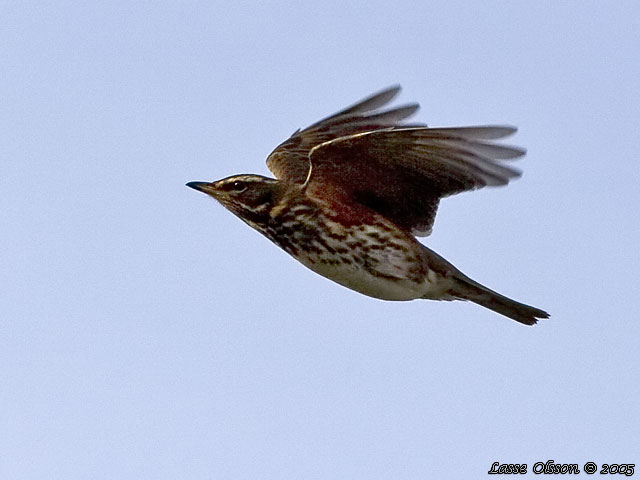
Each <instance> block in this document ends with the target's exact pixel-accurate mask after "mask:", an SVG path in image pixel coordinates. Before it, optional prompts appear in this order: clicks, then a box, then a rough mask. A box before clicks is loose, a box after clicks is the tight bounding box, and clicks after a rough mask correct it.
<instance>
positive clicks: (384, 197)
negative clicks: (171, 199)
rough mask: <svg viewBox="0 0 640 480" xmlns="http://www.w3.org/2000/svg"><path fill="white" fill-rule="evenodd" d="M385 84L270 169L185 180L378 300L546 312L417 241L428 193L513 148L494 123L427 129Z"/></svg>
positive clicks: (467, 180)
mask: <svg viewBox="0 0 640 480" xmlns="http://www.w3.org/2000/svg"><path fill="white" fill-rule="evenodd" d="M399 91H400V86H399V85H395V86H392V87H389V88H387V89H384V90H382V91H379V92H378V93H375V94H373V95H370V96H369V97H367V98H365V99H363V100H361V101H359V102H357V103H355V104H353V105H351V106H349V107H347V108H344V109H343V110H340V111H339V112H337V113H335V114H333V115H331V116H328V117H326V118H324V119H322V120H320V121H318V122H316V123H314V124H312V125H310V126H309V127H307V128H305V129H302V130H301V129H298V130H296V131H295V132H294V133H293V134H292V135H291V136H290V137H289V138H288V139H287V140H285V141H284V142H282V143H281V144H280V145H278V146H277V147H276V148H275V149H274V150H273V151H272V152H271V153H270V154H269V156H268V157H267V161H266V162H267V167H268V168H269V170H270V171H271V172H272V173H273V174H274V176H275V178H269V177H265V176H262V175H254V174H240V175H232V176H229V177H226V178H223V179H221V180H217V181H213V182H203V181H196V182H189V183H187V184H186V185H187V186H188V187H190V188H193V189H195V190H198V191H200V192H203V193H205V194H207V195H209V196H210V197H213V198H214V199H215V200H217V201H218V202H219V203H220V204H221V205H222V206H223V207H225V208H226V209H227V210H229V211H231V212H232V213H233V214H235V215H236V216H237V217H239V218H240V219H241V220H243V221H244V222H245V223H247V224H248V225H249V226H250V227H252V228H254V229H255V230H257V231H258V232H260V233H261V234H263V235H264V236H266V237H267V238H268V239H269V240H271V241H272V242H273V243H275V244H276V245H278V246H279V247H280V248H282V249H283V250H284V251H285V252H287V253H288V254H290V255H291V256H293V257H294V258H295V259H296V260H298V261H299V262H300V263H302V264H303V265H305V266H306V267H308V268H309V269H311V270H312V271H314V272H316V273H318V274H320V275H322V276H324V277H326V278H328V279H330V280H333V281H334V282H336V283H338V284H340V285H342V286H344V287H347V288H349V289H352V290H355V291H356V292H359V293H361V294H364V295H367V296H369V297H374V298H378V299H382V300H392V301H407V300H415V299H429V300H447V301H449V300H462V301H470V302H474V303H476V304H478V305H480V306H482V307H485V308H488V309H490V310H493V311H495V312H497V313H499V314H502V315H504V316H506V317H508V318H510V319H513V320H515V321H517V322H519V323H520V324H523V325H534V324H535V323H537V321H538V319H544V318H548V317H549V314H548V313H547V312H545V311H544V310H541V309H539V308H535V307H533V306H530V305H525V304H523V303H520V302H517V301H515V300H512V299H510V298H508V297H506V296H504V295H501V294H499V293H497V292H495V291H493V290H491V289H489V288H487V287H485V286H483V285H481V284H480V283H478V282H476V281H474V280H472V279H471V278H469V277H468V276H466V275H465V274H463V273H462V272H461V271H460V270H459V269H458V268H456V267H455V266H453V265H452V264H451V263H450V262H448V261H447V260H445V259H444V258H442V257H441V256H440V255H438V254H437V253H435V252H434V251H432V250H430V249H429V248H427V247H426V246H425V245H424V244H422V243H421V242H419V241H418V238H417V237H425V236H428V235H429V234H430V233H431V231H432V227H433V224H434V220H435V217H436V211H437V209H438V205H439V203H440V199H442V198H444V197H447V196H450V195H454V194H457V193H460V192H465V191H469V190H476V189H479V188H482V187H485V186H500V185H506V184H507V183H509V181H510V180H512V179H514V178H517V177H518V176H520V174H521V172H520V171H519V170H516V169H515V168H513V167H512V166H510V165H507V163H508V161H509V160H513V159H516V158H518V157H522V156H523V155H524V154H525V152H526V151H525V150H524V149H522V148H518V147H514V146H508V145H504V144H500V143H496V142H495V140H498V139H502V138H504V137H506V136H508V135H511V134H513V133H515V132H516V128H515V127H512V126H503V125H487V126H471V127H444V128H432V127H428V126H427V125H426V124H423V123H407V122H406V121H405V120H406V119H407V118H408V117H410V116H412V115H413V114H414V113H416V111H417V110H418V108H419V105H418V104H417V103H410V104H405V105H401V106H396V107H388V104H389V103H390V102H391V101H392V100H393V99H394V97H395V96H396V95H397V94H398V92H399Z"/></svg>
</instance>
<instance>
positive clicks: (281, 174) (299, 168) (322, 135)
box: [267, 86, 419, 183]
mask: <svg viewBox="0 0 640 480" xmlns="http://www.w3.org/2000/svg"><path fill="white" fill-rule="evenodd" d="M399 91H400V87H399V86H394V87H390V88H388V89H386V90H383V91H381V92H379V93H376V94H374V95H371V96H370V97H367V98H365V99H364V100H361V101H360V102H358V103H356V104H354V105H352V106H350V107H347V108H345V109H343V110H341V111H339V112H338V113H335V114H333V115H331V116H329V117H327V118H324V119H322V120H320V121H319V122H316V123H314V124H313V125H311V126H309V127H307V128H305V129H304V130H298V131H296V132H295V133H294V134H293V135H292V136H291V137H290V138H288V139H287V140H285V141H284V142H283V143H281V144H280V145H278V146H277V147H276V148H275V150H274V151H273V152H271V154H270V155H269V156H268V157H267V167H268V168H269V170H271V171H272V172H273V174H274V175H275V176H276V177H277V178H279V179H280V180H283V181H286V182H290V183H303V182H304V181H305V180H306V178H307V174H308V173H309V153H310V152H311V149H312V148H314V147H316V146H317V145H320V144H321V143H324V142H327V141H329V140H333V139H336V138H340V137H344V136H348V135H353V134H356V133H360V132H368V131H373V130H378V129H382V128H389V127H394V126H397V125H398V124H399V122H401V121H402V120H404V119H405V118H407V117H409V116H411V115H412V114H414V113H415V112H416V110H418V108H419V106H418V104H415V103H414V104H410V105H403V106H400V107H395V108H392V109H390V110H383V111H379V109H380V108H381V107H383V106H384V105H386V104H388V103H389V102H390V101H391V100H392V99H393V98H394V97H395V96H396V95H397V93H398V92H399Z"/></svg>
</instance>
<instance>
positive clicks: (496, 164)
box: [307, 126, 525, 236]
mask: <svg viewBox="0 0 640 480" xmlns="http://www.w3.org/2000/svg"><path fill="white" fill-rule="evenodd" d="M515 131H516V129H515V128H514V127H507V126H485V127H463V128H426V127H408V128H404V127H392V128H387V129H383V130H376V131H369V132H362V133H358V134H355V135H349V136H345V137H340V138H336V139H333V140H329V141H327V142H325V143H322V144H320V145H318V146H316V147H314V148H313V149H312V150H311V152H310V161H311V165H312V170H311V176H310V178H309V184H308V187H307V188H309V189H310V190H311V191H312V192H313V190H314V188H315V186H316V185H321V184H323V183H331V184H332V185H333V186H334V187H337V188H340V189H341V190H342V191H343V192H344V193H345V194H347V195H349V196H350V198H353V199H354V200H355V201H358V202H360V203H362V204H363V205H366V206H368V207H369V208H372V209H374V210H376V211H377V212H379V213H380V214H382V215H384V216H386V217H387V218H389V219H391V220H392V221H394V222H395V223H396V224H397V225H398V226H400V227H402V228H405V229H407V230H410V231H411V232H412V233H413V234H414V235H417V236H425V235H428V234H429V233H430V232H431V228H432V226H433V222H434V220H435V215H436V211H437V207H438V203H439V200H440V198H442V197H446V196H449V195H453V194H456V193H459V192H462V191H466V190H474V189H477V188H481V187H484V186H495V185H505V184H507V183H508V182H509V181H510V180H511V179H512V178H516V177H518V176H519V175H520V172H519V171H518V170H516V169H514V168H513V167H511V166H508V165H505V164H504V160H510V159H514V158H517V157H520V156H522V155H524V153H525V151H524V150H523V149H520V148H517V147H512V146H507V145H499V144H496V143H492V142H489V141H487V140H489V139H497V138H501V137H504V136H507V135H510V134H512V133H514V132H515Z"/></svg>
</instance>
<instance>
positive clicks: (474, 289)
mask: <svg viewBox="0 0 640 480" xmlns="http://www.w3.org/2000/svg"><path fill="white" fill-rule="evenodd" d="M458 285H459V288H456V290H455V293H454V294H455V296H456V297H457V298H459V299H461V300H469V301H471V302H474V303H477V304H478V305H481V306H483V307H485V308H488V309H489V310H493V311H494V312H497V313H500V314H501V315H504V316H505V317H509V318H511V319H513V320H515V321H516V322H520V323H522V324H524V325H535V324H536V323H537V322H538V319H542V318H549V314H548V313H547V312H545V311H544V310H540V309H539V308H535V307H532V306H530V305H525V304H524V303H520V302H516V301H515V300H512V299H510V298H508V297H505V296H504V295H500V294H499V293H497V292H494V291H493V290H490V289H488V288H487V287H484V286H482V285H480V284H479V283H476V282H474V281H473V280H471V281H468V280H467V279H464V280H460V281H459V284H458Z"/></svg>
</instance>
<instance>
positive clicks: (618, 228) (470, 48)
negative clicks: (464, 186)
mask: <svg viewBox="0 0 640 480" xmlns="http://www.w3.org/2000/svg"><path fill="white" fill-rule="evenodd" d="M0 18H2V20H1V22H0V64H1V68H2V74H1V75H0V91H1V92H2V94H1V97H2V100H1V101H0V132H2V133H1V134H0V139H1V140H0V205H1V208H0V225H2V228H1V229H0V238H1V242H2V248H1V249H0V431H1V432H2V433H1V434H0V478H3V479H16V480H17V479H47V480H53V479H65V480H68V479H85V478H91V479H94V480H97V479H116V478H117V479H140V478H143V479H176V478H185V479H186V478H188V479H191V480H196V479H256V478H260V479H270V478H273V479H288V478H291V479H300V478H304V479H333V478H336V479H337V478H350V479H424V478H439V479H448V478H452V479H454V478H455V479H459V478H484V477H485V476H487V472H488V470H489V469H490V468H491V465H492V463H493V462H496V461H498V462H501V463H520V464H522V463H526V464H527V465H528V468H529V470H528V472H529V473H528V474H527V475H526V476H529V477H535V475H533V473H531V470H532V467H533V465H534V464H535V463H536V462H539V461H543V462H545V461H547V460H550V459H553V460H554V461H555V462H556V463H576V464H578V465H579V466H580V470H582V468H583V467H582V466H583V465H584V464H585V463H586V462H588V461H592V462H595V463H596V464H597V465H598V466H601V465H602V464H604V463H607V464H611V463H635V464H639V463H640V453H639V452H640V449H639V448H638V445H640V402H638V400H637V399H638V397H639V396H640V387H639V385H640V353H639V348H638V341H639V339H640V321H639V320H640V318H639V314H638V297H639V296H640V288H639V282H638V274H637V272H638V270H639V269H640V255H638V245H640V228H639V227H638V224H639V222H638V205H639V204H640V189H639V188H638V184H639V183H640V168H639V166H638V152H639V151H640V135H638V124H639V123H640V93H639V89H638V78H640V56H639V55H638V53H637V45H638V32H639V31H640V6H639V4H638V3H637V2H624V1H621V2H589V1H584V2H583V1H575V2H455V1H454V2H451V1H446V2H445V1H442V2H439V1H433V2H417V1H415V2H413V1H406V0H399V1H397V2H391V3H390V2H382V1H378V0H372V1H367V2H363V1H355V2H336V1H333V0H328V1H325V2H313V3H311V2H297V3H293V2H291V3H288V2H280V1H263V2H247V1H239V2H224V3H222V2H217V1H213V2H204V1H185V2H167V1H157V2H142V1H141V2H119V1H115V2H100V1H97V2H69V1H58V2H31V1H21V2H2V4H1V5H0ZM396 83H399V84H401V85H402V86H403V91H402V93H401V95H400V97H399V98H398V104H401V103H407V102H413V101H417V102H420V104H421V107H422V108H421V110H420V111H419V112H418V114H417V116H416V117H415V120H416V121H420V122H425V123H428V124H429V125H432V126H462V125H481V124H512V125H517V126H518V127H519V132H518V134H517V135H516V136H514V137H511V138H510V139H509V141H510V142H511V143H513V144H515V145H519V146H523V147H526V148H527V150H528V154H527V156H526V157H525V158H524V159H522V160H520V161H518V163H517V166H518V167H519V168H521V169H522V170H523V172H524V174H523V176H522V178H520V179H518V180H517V181H515V182H513V183H512V184H510V185H509V186H508V187H503V188H494V189H484V190H481V191H477V192H472V193H465V194H461V195H458V196H455V197H452V198H448V199H446V200H444V201H443V202H442V204H441V207H440V210H439V215H438V218H437V220H436V224H435V228H434V232H433V234H432V235H431V236H430V237H428V238H425V239H423V242H424V243H425V244H426V245H427V246H429V248H431V249H433V250H435V251H436V252H438V253H440V254H441V255H443V256H444V257H445V258H447V259H448V260H449V261H451V262H452V263H453V264H455V265H456V266H457V267H458V268H460V269H461V270H462V271H463V272H465V273H466V274H468V275H469V276H471V277H472V278H474V279H475V280H477V281H479V282H481V283H483V284H485V285H487V286H489V287H491V288H493V289H495V290H497V291H499V292H501V293H503V294H505V295H508V296H510V297H512V298H515V299H517V300H520V301H523V302H525V303H529V304H532V305H535V306H537V307H540V308H543V309H545V310H547V311H548V312H550V313H551V318H550V319H549V320H546V321H542V322H540V323H539V324H538V325H537V326H535V327H531V328H530V327H524V326H522V325H519V324H517V323H516V322H513V321H510V320H509V319H506V318H504V317H501V316H500V315H497V314H495V313H494V312H491V311H489V310H485V309H483V308H481V307H479V306H477V305H474V304H470V303H463V302H431V301H426V300H425V301H412V302H384V301H380V300H375V299H372V298H368V297H365V296H362V295H359V294H357V293H355V292H353V291H350V290H347V289H345V288H343V287H341V286H339V285H337V284H335V283H333V282H330V281H328V280H326V279H324V278H323V277H320V276H318V275H316V274H314V273H312V272H311V271H309V270H307V269H306V268H304V267H303V266H302V265H300V264H298V263H297V262H296V261H295V260H294V259H292V258H290V257H288V256H287V255H286V254H285V253H284V252H283V251H281V250H279V249H278V248H277V247H276V246H275V245H273V244H271V243H270V242H268V241H267V240H266V239H265V238H263V237H262V236H261V235H259V234H258V233H257V232H255V231H253V230H251V229H250V228H248V227H247V226H246V225H245V224H243V223H242V222H240V221H239V220H238V219H237V218H235V217H234V216H233V215H231V214H230V213H229V212H227V211H226V210H224V209H223V208H222V207H220V206H219V205H217V204H216V203H215V202H214V201H212V200H211V199H209V198H207V197H206V196H204V195H202V194H200V193H199V192H196V191H194V190H191V189H189V188H187V187H185V185H184V184H185V183H186V182H189V181H194V180H200V181H207V180H208V181H212V180H215V179H218V178H222V177H225V176H228V175H231V174H235V173H258V174H263V175H268V174H269V173H268V171H267V168H266V166H265V164H264V159H265V158H266V156H267V155H268V153H269V152H270V151H271V150H272V149H273V148H274V147H275V146H276V145H277V144H279V143H280V142H281V141H282V140H284V139H285V138H287V137H288V136H289V135H290V134H291V133H292V132H293V131H294V130H296V129H297V128H298V127H304V126H305V125H309V124H311V123H313V122H315V121H316V120H318V119H320V118H321V117H323V116H326V115H328V114H331V113H333V112H335V111H337V110H338V109H340V108H342V107H345V106H347V105H349V104H351V103H353V102H355V101H357V100H359V99H360V98H363V97H365V96H367V95H369V94H371V93H373V92H375V91H378V90H380V89H382V88H385V87H387V86H390V85H393V84H396ZM526 476H525V477H526ZM580 478H585V477H584V474H583V475H582V476H581V477H580Z"/></svg>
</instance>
